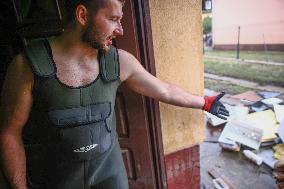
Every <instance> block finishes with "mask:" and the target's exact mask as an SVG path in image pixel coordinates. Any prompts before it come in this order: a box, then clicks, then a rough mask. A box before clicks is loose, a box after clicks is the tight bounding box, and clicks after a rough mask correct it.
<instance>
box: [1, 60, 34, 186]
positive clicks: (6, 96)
mask: <svg viewBox="0 0 284 189" xmlns="http://www.w3.org/2000/svg"><path fill="white" fill-rule="evenodd" d="M32 85H33V73H32V71H31V69H30V67H29V66H28V65H27V63H26V59H25V58H24V57H23V55H18V56H17V57H16V58H15V59H14V60H13V62H12V63H11V64H10V66H9V68H8V71H7V75H6V78H5V82H4V85H3V89H2V94H1V104H0V155H1V166H2V169H3V172H4V173H5V176H6V177H7V179H8V181H9V184H10V186H11V187H12V189H26V188H27V186H26V159H25V151H24V147H23V142H22V128H23V126H24V125H25V123H26V121H27V119H28V115H29V112H30V109H31V105H32Z"/></svg>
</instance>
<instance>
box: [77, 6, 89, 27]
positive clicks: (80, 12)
mask: <svg viewBox="0 0 284 189" xmlns="http://www.w3.org/2000/svg"><path fill="white" fill-rule="evenodd" d="M75 17H76V20H77V22H78V23H79V24H81V25H82V26H85V25H86V24H87V23H88V10H87V8H86V7H85V6H84V5H78V6H77V8H76V11H75Z"/></svg>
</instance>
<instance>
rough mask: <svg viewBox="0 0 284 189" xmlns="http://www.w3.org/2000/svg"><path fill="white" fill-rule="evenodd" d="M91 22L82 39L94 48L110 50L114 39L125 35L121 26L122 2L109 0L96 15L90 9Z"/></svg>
mask: <svg viewBox="0 0 284 189" xmlns="http://www.w3.org/2000/svg"><path fill="white" fill-rule="evenodd" d="M89 13H90V14H89V15H90V16H89V22H88V24H87V26H86V28H85V30H84V32H83V35H82V41H83V42H85V43H88V44H89V45H91V46H92V47H93V48H97V49H104V50H108V49H109V47H110V45H112V39H113V38H115V37H116V36H118V35H123V29H122V26H121V23H120V21H121V18H122V15H123V13H122V4H121V2H119V1H118V0H109V2H108V3H107V5H106V7H105V8H102V9H99V10H98V12H97V14H96V15H93V14H92V12H91V11H89Z"/></svg>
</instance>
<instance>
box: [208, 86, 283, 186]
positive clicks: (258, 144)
mask: <svg viewBox="0 0 284 189" xmlns="http://www.w3.org/2000/svg"><path fill="white" fill-rule="evenodd" d="M211 95H212V94H211ZM279 95H280V93H275V92H259V93H256V92H253V91H248V92H246V93H242V94H239V95H235V96H230V97H225V98H224V100H223V102H224V104H225V106H226V108H227V109H228V110H229V112H230V117H229V118H228V120H222V119H220V118H218V117H216V116H214V115H212V114H210V113H206V117H207V121H208V122H209V123H210V125H212V126H213V127H218V126H221V125H224V124H225V127H224V129H223V130H222V132H221V135H220V137H219V139H218V142H219V145H220V146H221V147H222V148H223V149H225V150H231V151H237V152H242V153H243V154H244V155H245V156H246V157H247V158H248V159H250V160H251V161H252V162H254V163H255V164H257V165H259V166H260V165H261V164H266V165H267V166H269V167H270V168H271V169H273V170H274V177H275V178H276V180H277V184H278V187H279V188H284V105H283V100H282V99H280V98H277V97H278V96H279Z"/></svg>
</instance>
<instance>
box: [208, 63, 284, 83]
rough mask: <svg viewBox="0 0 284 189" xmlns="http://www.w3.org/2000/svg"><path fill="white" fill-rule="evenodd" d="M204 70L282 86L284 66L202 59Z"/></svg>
mask: <svg viewBox="0 0 284 189" xmlns="http://www.w3.org/2000/svg"><path fill="white" fill-rule="evenodd" d="M204 65H205V72H206V73H211V74H215V75H221V76H229V77H234V78H239V79H244V80H248V81H254V82H257V83H259V84H261V85H267V84H272V85H277V86H282V87H284V66H271V65H258V64H239V63H231V62H220V61H208V60H205V61H204Z"/></svg>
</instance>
